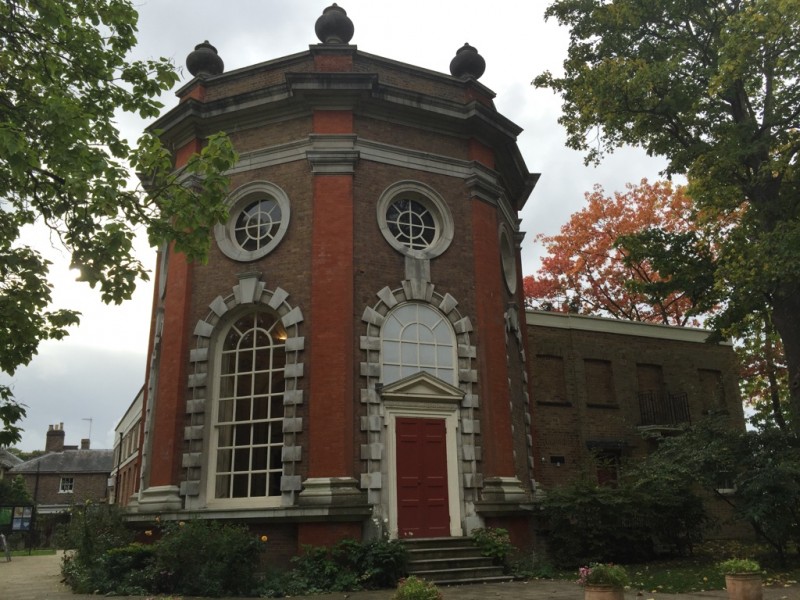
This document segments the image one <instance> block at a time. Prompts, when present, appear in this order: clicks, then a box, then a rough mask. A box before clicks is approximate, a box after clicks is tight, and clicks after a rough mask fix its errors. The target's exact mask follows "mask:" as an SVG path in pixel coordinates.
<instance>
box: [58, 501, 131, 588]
mask: <svg viewBox="0 0 800 600" xmlns="http://www.w3.org/2000/svg"><path fill="white" fill-rule="evenodd" d="M58 539H59V544H60V545H61V547H63V548H66V549H72V550H74V552H73V553H71V554H65V555H64V558H63V560H62V563H61V573H62V575H63V577H64V581H65V582H66V584H67V585H68V586H70V587H71V588H72V590H73V591H74V592H76V593H82V594H92V593H95V592H100V593H108V592H114V591H115V590H116V586H117V581H116V580H114V579H112V578H110V577H109V576H108V575H107V574H106V566H105V565H106V553H108V552H109V551H111V550H113V549H115V548H121V547H124V546H127V545H128V544H129V543H130V542H132V541H133V533H132V532H131V531H129V530H128V529H127V528H126V527H125V524H124V522H123V521H122V514H121V512H120V511H119V509H118V508H117V507H114V506H108V505H102V504H101V505H95V504H88V503H87V505H86V507H85V508H77V507H76V508H75V509H73V511H72V519H71V520H70V522H69V523H67V524H66V525H64V526H62V527H61V528H59V532H58Z"/></svg>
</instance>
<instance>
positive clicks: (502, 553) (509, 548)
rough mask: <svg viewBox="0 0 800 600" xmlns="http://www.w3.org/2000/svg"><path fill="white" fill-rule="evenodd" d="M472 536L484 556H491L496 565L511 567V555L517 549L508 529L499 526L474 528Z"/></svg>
mask: <svg viewBox="0 0 800 600" xmlns="http://www.w3.org/2000/svg"><path fill="white" fill-rule="evenodd" d="M471 536H472V541H473V542H475V545H476V546H477V547H478V548H479V549H480V551H481V554H482V555H483V556H487V557H489V558H491V559H492V561H494V563H495V564H496V565H501V566H503V567H504V568H505V569H508V568H509V557H510V556H511V554H512V553H513V552H514V551H515V550H516V549H515V548H514V546H513V545H512V544H511V538H510V537H509V535H508V531H507V530H505V529H502V528H499V527H497V528H495V527H487V528H480V529H473V530H472V534H471Z"/></svg>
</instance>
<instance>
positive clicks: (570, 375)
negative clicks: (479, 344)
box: [527, 314, 744, 488]
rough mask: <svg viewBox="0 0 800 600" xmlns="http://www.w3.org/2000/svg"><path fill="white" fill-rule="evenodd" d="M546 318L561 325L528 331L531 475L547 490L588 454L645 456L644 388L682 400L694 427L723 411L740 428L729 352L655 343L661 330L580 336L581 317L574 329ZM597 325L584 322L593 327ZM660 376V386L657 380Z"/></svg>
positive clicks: (664, 340) (692, 344) (734, 370)
mask: <svg viewBox="0 0 800 600" xmlns="http://www.w3.org/2000/svg"><path fill="white" fill-rule="evenodd" d="M549 318H551V319H553V320H554V322H555V323H557V324H560V325H561V326H559V327H547V326H541V325H530V324H529V325H528V329H527V334H528V344H529V348H530V353H531V355H530V360H531V376H532V394H533V398H532V400H533V407H532V411H533V419H534V421H535V430H536V432H537V435H536V437H535V440H534V444H535V454H534V463H535V476H536V479H537V481H538V482H539V484H541V485H542V486H544V487H545V488H547V487H550V486H553V485H558V484H561V483H565V482H566V481H568V480H570V479H571V478H573V477H576V476H577V475H578V474H579V473H580V472H581V469H582V468H585V467H587V466H588V467H590V468H591V464H590V462H591V461H590V457H591V456H592V453H593V452H610V453H615V452H618V453H619V454H620V455H621V456H623V457H624V456H632V457H635V456H641V455H644V454H645V453H646V452H647V451H648V445H647V443H646V441H645V440H644V439H643V438H642V435H641V431H642V430H641V427H642V417H641V413H640V404H639V395H638V392H639V391H640V390H641V389H643V388H642V386H644V387H647V388H650V387H652V386H654V385H655V386H658V387H660V388H661V390H660V391H661V392H664V393H667V394H672V395H682V394H686V398H687V401H688V407H689V416H690V419H691V422H696V421H699V420H700V419H702V418H703V417H705V416H707V415H708V414H709V413H710V412H715V411H719V410H725V411H727V413H728V414H729V418H730V419H731V423H732V425H733V426H736V427H742V428H743V427H744V418H743V415H742V406H741V401H740V398H739V393H738V387H737V364H736V357H735V355H734V352H733V349H732V347H731V346H729V345H717V344H707V343H704V342H703V341H700V340H699V338H698V339H697V340H696V341H687V340H680V339H668V338H666V337H659V335H658V334H659V333H663V334H666V333H667V330H668V329H669V328H661V329H659V328H658V326H651V327H653V329H652V330H651V331H650V334H651V335H650V336H645V335H629V334H626V333H624V329H623V330H618V332H617V333H614V332H611V331H587V330H582V329H580V326H581V321H580V319H581V318H580V317H575V316H571V317H570V318H571V319H572V320H573V321H574V322H575V323H576V326H575V327H573V328H565V327H563V321H559V320H563V319H565V318H567V317H566V316H565V315H556V314H553V315H552V316H551V317H549ZM599 322H600V320H597V319H593V320H592V321H584V322H583V323H584V324H591V325H592V326H596V325H597V324H598V323H599ZM609 325H610V326H612V327H611V329H613V326H614V322H613V321H611V320H609ZM639 326H640V327H647V326H645V325H639ZM678 331H679V332H680V330H678ZM694 338H697V336H694ZM694 338H693V339H694ZM655 373H658V375H655ZM659 377H660V378H661V383H657V382H656V380H657V379H658V378H659ZM709 389H711V390H713V391H714V392H715V393H709ZM562 396H563V397H562ZM664 425H670V424H668V423H665V424H664ZM652 428H653V427H651V429H652ZM654 429H658V427H655V428H654ZM665 429H669V427H666V428H665ZM673 429H674V427H673Z"/></svg>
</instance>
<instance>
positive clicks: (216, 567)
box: [146, 520, 261, 597]
mask: <svg viewBox="0 0 800 600" xmlns="http://www.w3.org/2000/svg"><path fill="white" fill-rule="evenodd" d="M260 551H261V545H260V543H259V541H258V539H257V538H256V536H255V535H253V534H252V533H250V532H249V531H248V530H247V528H245V527H240V526H234V525H222V524H220V523H217V522H216V521H200V520H196V521H186V522H183V521H181V522H179V523H170V524H168V525H167V526H166V527H165V528H164V531H163V535H162V537H161V539H159V540H158V541H157V542H156V543H155V557H154V558H155V560H154V561H153V563H152V565H151V567H150V572H149V573H147V574H146V577H147V578H148V579H149V580H150V581H152V585H153V587H154V589H152V591H154V592H163V593H168V594H183V595H187V596H212V597H217V596H222V595H240V596H246V595H249V594H252V593H253V591H254V589H255V588H256V580H255V572H256V568H257V566H258V557H259V553H260Z"/></svg>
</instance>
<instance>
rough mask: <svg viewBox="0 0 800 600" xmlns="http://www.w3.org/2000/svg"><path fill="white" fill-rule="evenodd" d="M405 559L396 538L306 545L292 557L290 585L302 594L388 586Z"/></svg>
mask: <svg viewBox="0 0 800 600" xmlns="http://www.w3.org/2000/svg"><path fill="white" fill-rule="evenodd" d="M406 562H407V554H406V549H405V546H403V545H402V544H401V543H399V542H397V541H384V540H380V541H375V542H370V543H367V544H361V543H360V542H357V541H355V540H342V541H341V542H339V543H337V544H336V545H335V546H333V547H331V548H323V547H315V546H306V547H304V548H303V553H302V554H301V555H300V556H296V557H294V558H293V559H292V564H293V570H292V576H291V582H290V588H291V590H292V593H294V594H302V593H320V592H331V591H334V592H339V591H352V590H360V589H365V588H366V589H377V588H382V587H391V586H393V585H395V584H396V583H397V581H398V580H399V579H400V578H401V577H402V576H403V575H404V574H405V567H406ZM271 585H272V584H271Z"/></svg>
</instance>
